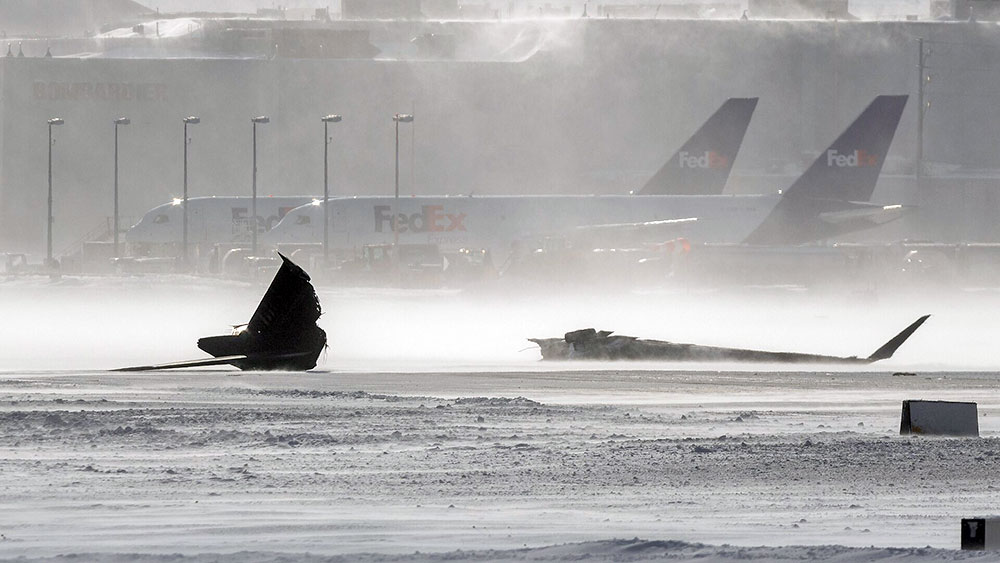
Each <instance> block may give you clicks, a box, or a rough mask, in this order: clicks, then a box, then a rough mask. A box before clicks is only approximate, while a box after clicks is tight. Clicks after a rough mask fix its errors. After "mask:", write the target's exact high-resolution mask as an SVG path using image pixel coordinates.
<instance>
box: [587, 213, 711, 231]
mask: <svg viewBox="0 0 1000 563" xmlns="http://www.w3.org/2000/svg"><path fill="white" fill-rule="evenodd" d="M697 220H698V218H697V217H686V218H684V219H663V220H661V221H643V222H639V223H605V224H602V225H580V226H579V227H576V229H575V232H577V233H588V234H589V233H641V232H660V231H662V230H671V229H673V228H676V227H681V226H683V225H687V224H689V223H694V222H695V221H697Z"/></svg>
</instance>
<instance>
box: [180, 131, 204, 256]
mask: <svg viewBox="0 0 1000 563" xmlns="http://www.w3.org/2000/svg"><path fill="white" fill-rule="evenodd" d="M183 121H184V197H183V200H182V203H183V205H184V209H183V210H182V213H183V215H184V221H183V223H184V226H183V230H184V234H183V235H182V239H181V240H182V242H181V252H182V259H181V266H182V267H183V268H185V269H187V264H188V143H190V142H191V139H190V138H188V125H197V124H199V123H201V118H200V117H197V116H194V115H189V116H187V117H185V118H184V120H183Z"/></svg>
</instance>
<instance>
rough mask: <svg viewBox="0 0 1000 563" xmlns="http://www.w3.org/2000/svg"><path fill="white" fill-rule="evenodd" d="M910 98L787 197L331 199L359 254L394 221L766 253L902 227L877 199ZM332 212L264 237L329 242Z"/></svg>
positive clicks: (409, 226)
mask: <svg viewBox="0 0 1000 563" xmlns="http://www.w3.org/2000/svg"><path fill="white" fill-rule="evenodd" d="M906 101H907V96H879V97H877V98H875V100H874V101H872V103H871V104H870V105H869V106H868V107H867V108H866V109H865V110H864V111H863V112H862V113H861V115H860V116H858V118H857V119H856V120H855V121H854V122H853V123H852V124H851V125H850V127H848V128H847V130H846V131H844V132H843V133H842V134H841V135H840V136H839V137H838V138H837V139H836V140H835V141H834V142H833V144H831V145H830V146H829V148H827V149H826V150H825V151H823V152H822V153H821V154H820V155H819V156H818V157H817V158H816V160H815V161H814V162H813V163H812V165H811V166H810V167H809V168H808V169H807V170H806V171H805V173H804V174H802V176H800V177H799V178H798V179H797V180H796V181H795V182H794V183H793V184H792V185H791V187H789V188H788V189H787V190H784V192H778V193H775V194H767V195H719V194H717V193H712V194H703V195H694V194H686V193H685V194H665V195H654V194H652V193H649V192H647V191H646V190H644V191H643V192H642V193H640V194H639V195H627V196H618V195H608V196H580V195H548V196H523V195H518V196H475V197H471V196H457V197H456V196H452V197H447V196H445V197H437V196H416V197H405V198H400V200H399V202H398V205H399V209H398V210H397V209H393V207H394V201H393V198H392V197H387V196H365V197H360V196H359V197H352V198H336V199H331V200H330V201H329V205H330V213H329V216H330V221H331V223H330V243H331V246H333V247H335V248H351V247H355V248H356V247H360V246H363V245H367V244H379V243H387V242H392V241H393V238H394V234H393V224H394V221H393V216H394V215H396V217H397V220H396V221H395V223H396V224H397V225H398V229H399V241H400V243H402V244H428V243H436V244H439V245H440V246H441V247H443V248H462V247H466V248H482V249H489V250H490V251H491V252H492V253H493V256H494V257H497V258H500V259H502V258H503V257H504V256H505V255H506V253H507V251H508V250H510V249H511V248H512V245H513V244H514V243H516V242H518V241H524V240H526V239H530V238H532V237H542V236H546V235H557V236H560V237H566V236H570V237H573V236H577V235H579V236H585V237H588V238H594V237H595V236H596V237H597V238H598V242H600V239H601V237H610V238H613V237H614V236H615V235H617V234H623V233H628V234H631V235H633V238H634V236H635V235H638V236H640V237H644V238H645V239H647V240H648V241H662V240H665V239H668V238H673V237H676V236H685V237H687V238H689V239H690V240H692V241H695V242H713V243H745V244H759V245H786V244H791V245H794V244H802V243H806V242H811V241H817V240H824V239H827V238H831V237H834V236H837V235H840V234H844V233H849V232H854V231H858V230H862V229H866V228H870V227H873V226H876V225H879V224H882V223H885V222H888V221H891V220H894V219H896V218H898V217H900V216H901V214H902V213H903V212H904V211H905V209H904V208H903V206H901V205H886V206H883V205H875V204H871V203H869V200H870V199H871V196H872V192H873V191H874V189H875V183H876V181H877V180H878V176H879V173H880V172H881V170H882V165H883V163H884V161H885V155H886V153H887V152H888V150H889V145H890V144H891V142H892V138H893V136H894V134H895V131H896V127H897V125H898V124H899V120H900V117H901V116H902V113H903V108H904V107H905V105H906ZM728 103H729V102H727V104H728ZM685 152H687V155H684V153H685ZM699 152H701V156H698V157H693V156H688V155H691V154H698V153H699ZM682 155H684V156H682ZM713 159H714V160H713ZM671 162H672V163H675V164H676V166H677V167H676V168H675V170H687V169H689V168H690V169H691V170H694V169H701V168H708V169H710V168H711V167H712V164H713V162H718V157H713V156H712V151H701V147H699V148H698V149H697V150H694V149H692V150H690V151H678V154H676V155H675V157H674V158H672V159H671ZM729 162H730V163H731V161H729ZM670 164H671V163H668V166H670ZM727 164H728V163H727ZM665 168H666V167H665ZM661 172H663V171H662V170H661ZM727 174H728V172H727ZM660 175H661V173H657V176H660ZM664 175H667V174H666V173H664ZM654 178H655V177H654ZM652 191H655V190H652ZM720 191H721V190H720ZM646 194H649V195H646ZM322 206H323V202H321V201H314V202H312V203H310V204H308V205H304V206H302V207H299V208H296V209H294V210H292V211H290V212H288V213H287V214H286V215H285V217H284V219H282V220H281V222H280V223H278V225H277V226H276V227H275V228H274V229H272V230H271V232H270V233H268V234H267V235H266V236H265V237H264V238H263V239H262V240H263V241H264V242H265V243H266V244H271V245H276V244H279V243H318V242H322V240H323V217H324V213H323V207H322Z"/></svg>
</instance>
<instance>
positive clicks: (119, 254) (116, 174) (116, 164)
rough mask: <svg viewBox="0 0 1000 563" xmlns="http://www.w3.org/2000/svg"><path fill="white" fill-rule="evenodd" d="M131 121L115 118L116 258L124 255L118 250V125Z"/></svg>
mask: <svg viewBox="0 0 1000 563" xmlns="http://www.w3.org/2000/svg"><path fill="white" fill-rule="evenodd" d="M129 123H132V122H131V121H130V120H129V118H127V117H119V118H118V119H116V120H115V220H114V230H115V258H121V256H122V255H121V253H119V252H118V233H119V232H120V231H121V229H119V227H118V126H119V125H128V124H129Z"/></svg>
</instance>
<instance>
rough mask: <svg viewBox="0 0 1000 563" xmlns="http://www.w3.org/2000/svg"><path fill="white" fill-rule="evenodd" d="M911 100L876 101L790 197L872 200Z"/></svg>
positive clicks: (886, 98) (794, 186) (819, 159)
mask: <svg viewBox="0 0 1000 563" xmlns="http://www.w3.org/2000/svg"><path fill="white" fill-rule="evenodd" d="M908 97H909V96H905V95H903V96H878V97H876V98H875V99H874V100H873V101H872V103H871V104H869V105H868V107H867V108H865V110H864V111H863V112H861V115H859V116H858V118H857V119H855V120H854V123H851V126H850V127H848V128H847V130H846V131H844V132H843V133H841V134H840V136H839V137H837V140H836V141H834V142H833V144H832V145H830V146H829V147H828V148H827V149H826V150H825V151H823V152H822V153H820V155H819V156H818V157H817V158H816V160H815V161H813V163H812V165H811V166H809V169H808V170H806V172H805V173H804V174H803V175H802V176H800V177H799V178H798V179H797V180H796V181H795V183H794V184H792V186H791V187H790V188H788V190H787V192H786V193H787V195H795V196H809V197H814V198H824V199H836V200H841V201H869V200H871V197H872V192H874V191H875V182H876V181H878V176H879V174H880V173H881V172H882V165H883V164H884V163H885V157H886V153H888V152H889V145H890V144H892V138H893V136H894V135H895V134H896V127H897V126H898V125H899V119H900V117H902V115H903V108H904V107H906V100H907V98H908Z"/></svg>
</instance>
